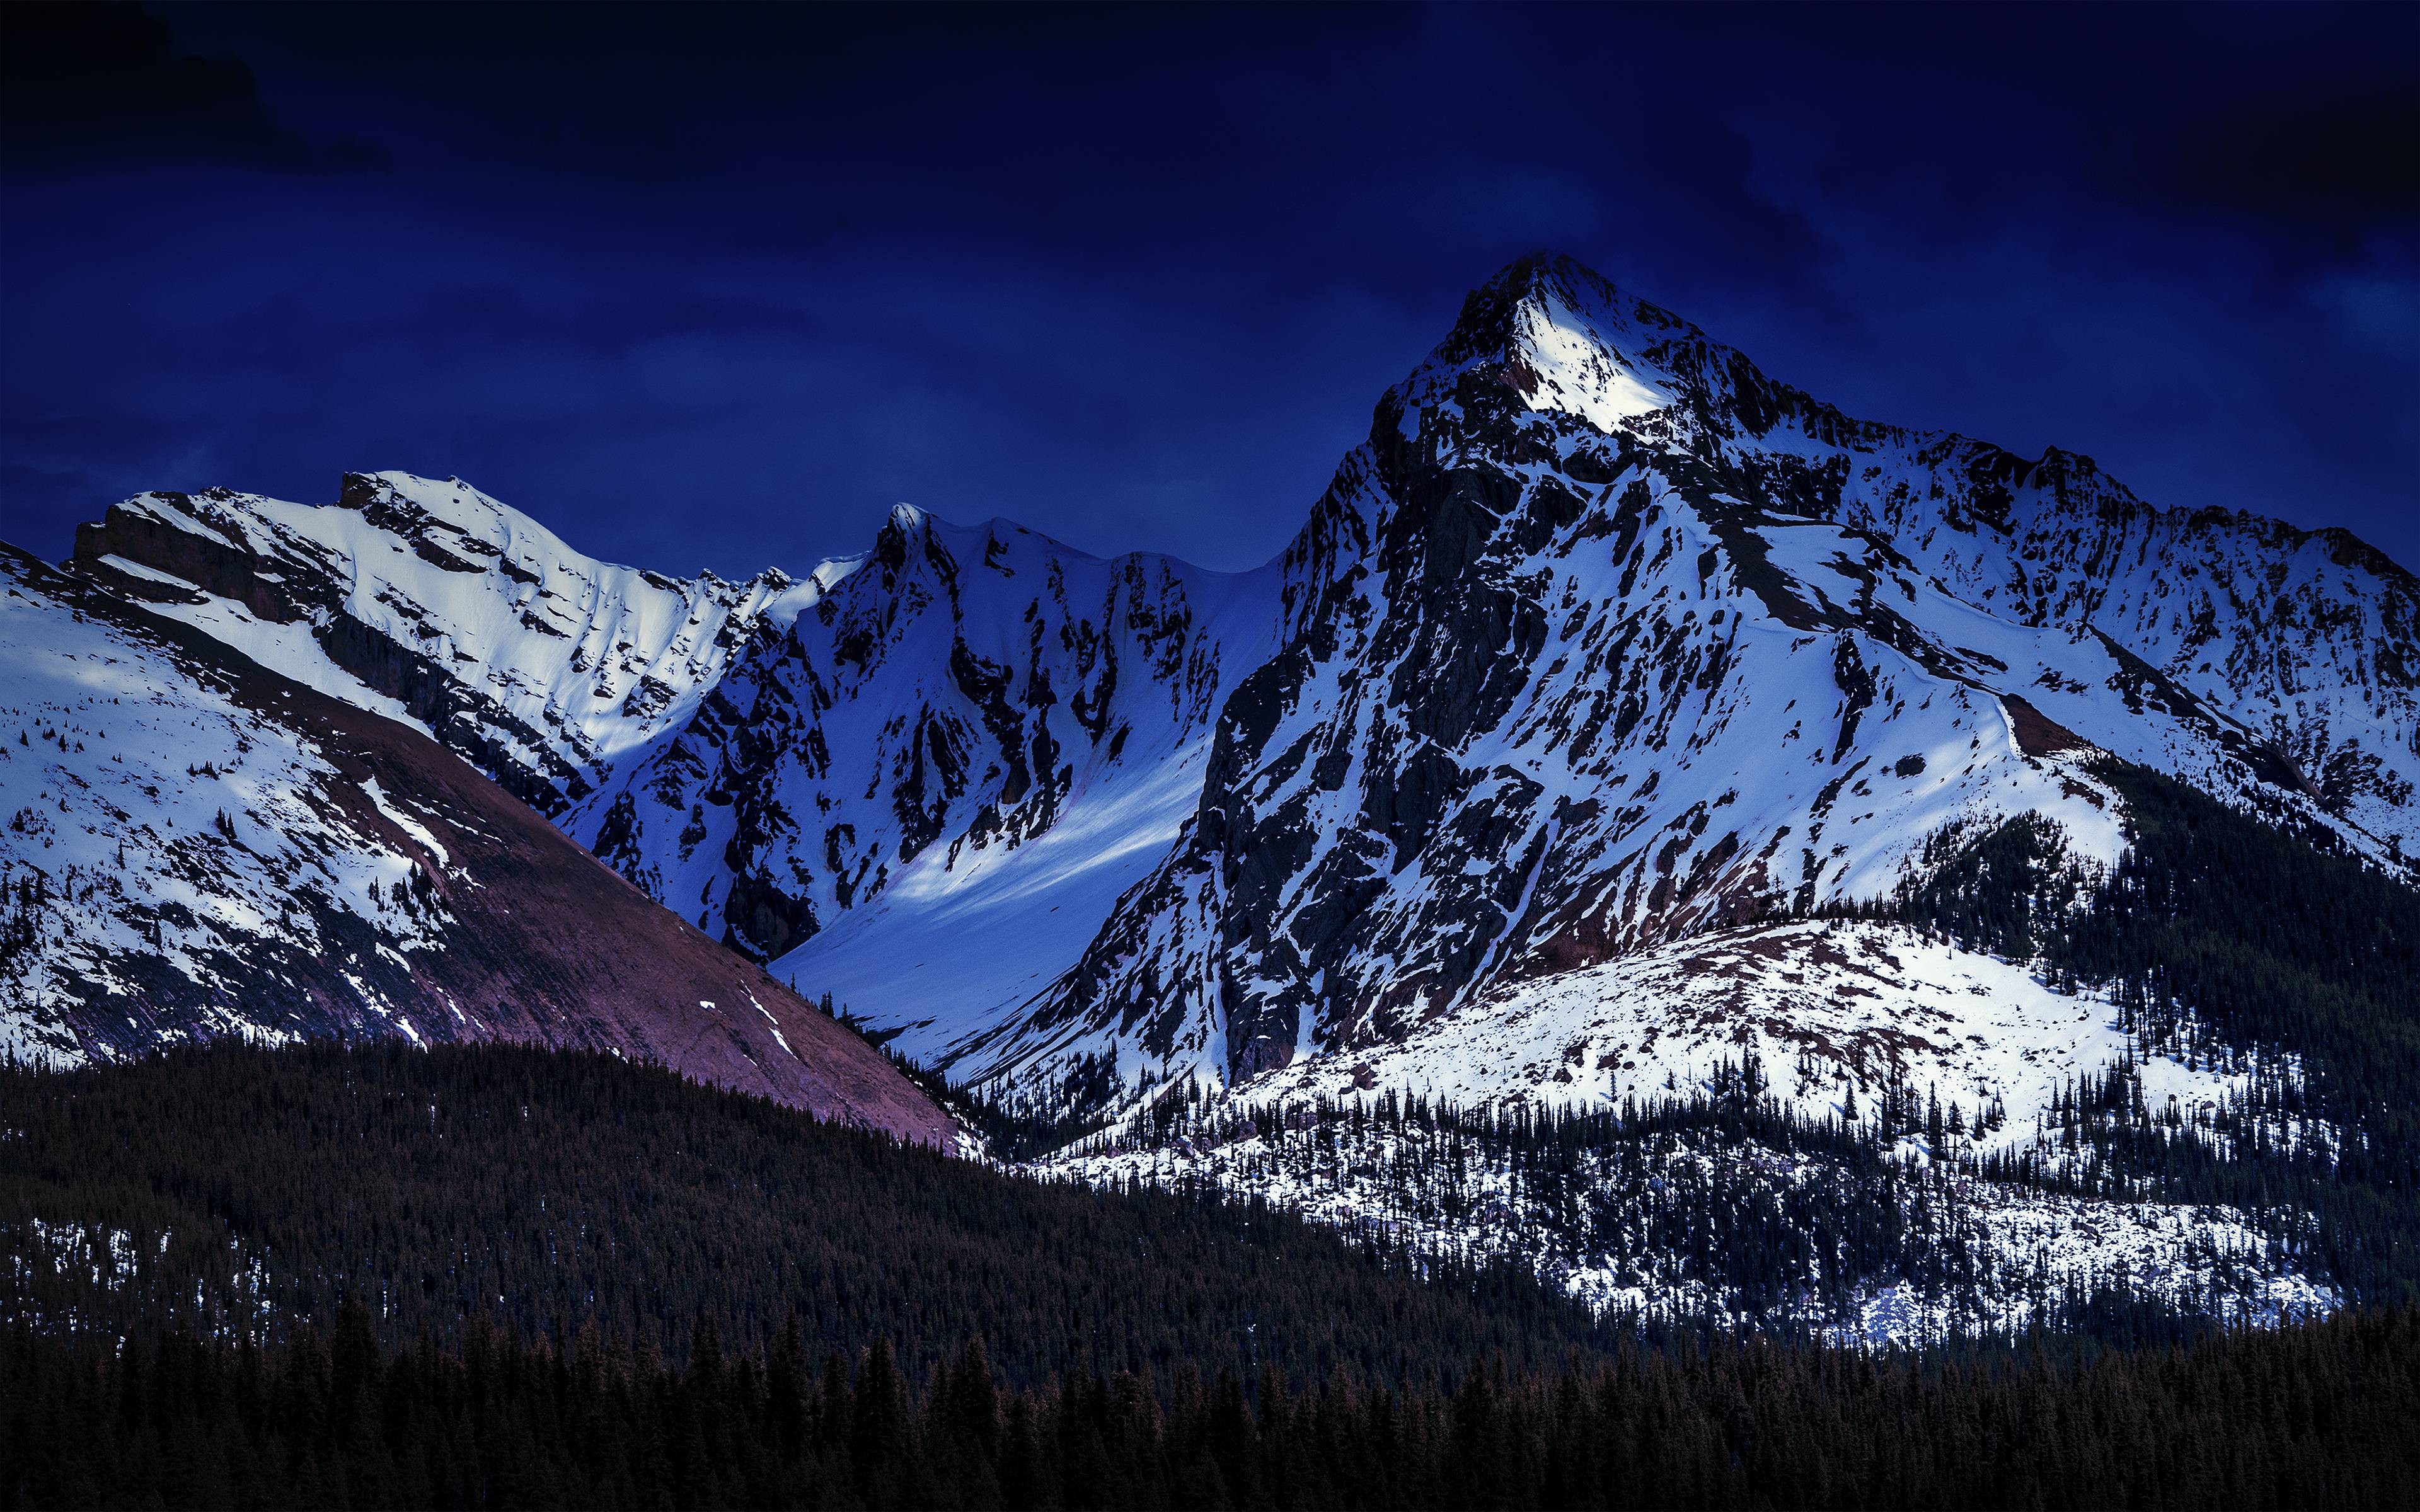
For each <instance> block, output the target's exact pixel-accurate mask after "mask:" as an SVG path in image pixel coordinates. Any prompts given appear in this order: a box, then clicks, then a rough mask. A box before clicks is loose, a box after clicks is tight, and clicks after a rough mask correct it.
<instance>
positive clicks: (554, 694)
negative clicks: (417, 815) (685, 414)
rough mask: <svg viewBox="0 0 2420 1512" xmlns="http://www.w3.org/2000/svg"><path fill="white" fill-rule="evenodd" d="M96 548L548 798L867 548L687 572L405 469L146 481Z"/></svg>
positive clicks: (191, 615)
mask: <svg viewBox="0 0 2420 1512" xmlns="http://www.w3.org/2000/svg"><path fill="white" fill-rule="evenodd" d="M76 560H77V562H78V563H80V564H82V565H83V566H84V567H85V569H86V570H87V571H89V572H91V573H93V574H94V575H96V576H99V577H102V578H104V579H108V580H110V581H111V582H112V583H114V584H115V585H116V587H117V588H118V590H119V591H120V592H121V593H124V594H127V595H128V596H130V597H134V598H139V599H143V600H145V601H147V602H149V603H150V604H152V605H154V606H155V607H156V608H157V609H158V610H159V611H160V612H161V613H163V614H166V615H169V616H171V617H173V618H176V619H179V620H182V621H184V622H185V623H187V624H189V625H194V626H195V627H196V628H199V629H202V630H204V631H207V632H208V633H209V634H210V635H212V636H215V637H217V638H218V639H219V640H224V641H225V642H227V643H228V644H229V645H231V646H233V647H234V648H235V649H237V650H239V651H240V652H242V653H243V654H244V655H246V656H250V657H251V658H252V659H254V660H255V661H257V662H258V663H260V664H261V665H262V666H264V667H267V668H269V669H271V671H277V672H279V673H282V674H283V675H285V676H287V677H291V678H293V679H294V680H296V681H297V682H301V683H303V684H306V685H307V686H309V687H316V688H318V689H319V690H320V691H321V692H324V693H327V694H329V695H330V696H331V697H334V698H338V699H342V700H344V701H345V702H349V703H353V704H356V705H358V706H361V707H364V708H368V709H371V710H374V711H376V712H379V713H382V714H387V715H390V716H392V717H398V718H403V719H406V720H408V721H410V722H411V723H413V724H415V725H417V726H418V727H419V728H421V729H423V730H425V731H427V732H428V733H432V734H434V735H436V736H437V737H438V738H439V739H440V740H442V742H443V743H444V744H445V745H446V746H448V747H449V748H452V749H454V750H455V751H457V752H458V753H459V754H461V755H463V756H465V757H467V758H469V759H470V760H472V761H473V763H475V764H477V765H479V766H480V767H481V769H483V770H484V771H486V772H487V773H488V774H489V776H491V777H493V778H495V779H497V780H498V781H500V782H502V783H504V786H506V787H507V788H509V789H510V790H511V791H513V792H514V793H516V794H518V795H520V796H521V797H522V798H523V799H524V800H526V801H528V802H529V803H531V804H533V805H534V806H535V807H536V808H538V809H539V810H543V811H545V812H547V813H556V812H559V811H561V810H563V809H564V808H565V807H566V805H568V804H570V803H572V802H575V801H577V800H578V799H580V798H582V797H583V796H585V795H588V794H589V793H591V792H592V791H594V790H595V789H596V787H597V785H598V784H599V783H600V782H601V781H603V780H604V779H605V777H606V775H607V774H608V773H610V772H611V771H613V769H614V766H615V764H616V763H617V761H618V759H620V758H621V757H622V756H623V755H624V753H626V752H628V751H630V750H632V749H634V748H639V747H642V746H644V744H645V743H646V742H647V741H648V740H649V739H650V738H652V737H654V736H655V735H657V734H659V733H661V732H663V731H665V730H667V729H670V728H673V727H675V726H676V725H677V724H679V723H680V722H681V721H682V720H683V719H685V718H687V717H689V715H690V713H691V712H692V711H693V710H694V709H695V708H696V706H697V703H698V701H699V700H700V699H701V698H703V697H704V696H705V694H706V691H707V690H708V689H709V688H711V687H713V686H714V684H715V682H716V681H717V680H718V679H719V678H721V675H722V674H723V671H724V670H725V669H726V668H727V667H728V666H729V664H730V662H731V659H732V657H733V656H734V655H735V654H736V653H737V651H738V650H739V648H740V647H741V646H743V645H744V644H745V643H746V642H747V641H748V640H749V639H750V637H751V636H752V634H754V633H755V631H756V630H757V628H758V627H759V626H760V625H780V624H782V623H783V622H785V621H786V620H787V619H789V618H790V617H792V616H795V615H796V614H798V613H799V611H800V610H801V609H804V608H806V607H808V606H811V605H812V604H814V601H815V599H816V597H817V595H818V594H820V593H821V591H822V589H823V588H824V587H826V586H829V584H830V582H831V581H832V580H833V579H836V578H838V577H841V576H844V575H845V573H846V572H847V571H848V569H849V567H850V566H851V565H852V563H826V564H825V565H824V566H822V567H819V568H817V569H816V571H815V572H814V573H813V574H810V575H809V576H808V577H807V578H806V579H798V580H794V579H790V578H788V577H785V576H783V574H781V573H778V572H767V573H762V574H759V575H758V576H757V577H756V578H754V579H751V580H750V581H748V582H745V583H731V582H725V581H723V580H722V579H719V578H716V577H715V576H714V575H713V574H712V573H701V574H700V575H699V576H697V577H696V578H693V579H674V578H667V577H664V576H662V575H660V574H659V573H654V572H646V571H642V570H639V569H637V568H632V567H621V566H614V565H613V564H611V563H603V562H598V561H597V560H596V559H594V558H592V557H588V556H584V555H582V553H580V552H578V551H575V550H573V549H572V548H569V547H567V546H566V545H565V544H564V543H563V542H562V541H561V540H559V539H558V538H556V536H555V535H554V534H553V533H552V532H550V531H548V530H546V529H545V528H543V527H542V526H539V525H538V524H536V523H535V521H533V520H531V519H530V518H529V517H527V516H525V515H522V514H520V513H518V512H517V511H514V510H511V509H508V508H506V507H505V506H504V505H503V504H500V503H498V502H497V501H494V500H493V499H490V498H489V497H488V496H487V495H485V494H483V493H480V492H479V491H478V490H477V489H475V488H473V487H471V486H469V485H467V484H464V483H462V482H460V481H458V480H448V481H445V482H442V483H440V482H435V481H432V480H430V479H427V478H416V477H413V476H411V474H410V473H405V472H380V473H374V474H372V473H352V474H349V475H347V477H346V478H345V480H344V489H343V493H342V496H341V498H340V500H339V501H338V502H336V503H334V504H326V505H317V506H314V505H306V504H290V503H286V502H283V501H278V500H274V499H264V498H262V497H260V496H258V495H256V494H240V493H233V492H229V491H226V490H224V489H214V490H211V491H210V492H208V493H202V494H156V493H155V494H144V495H141V496H139V497H137V498H134V499H130V500H128V501H125V502H123V503H120V504H116V505H114V506H112V507H111V509H110V510H109V513H108V514H107V516H106V517H103V518H102V519H101V521H100V522H99V523H98V524H93V525H86V526H85V527H83V528H82V529H81V530H79V531H78V532H77V533H76Z"/></svg>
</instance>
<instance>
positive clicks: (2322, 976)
mask: <svg viewBox="0 0 2420 1512" xmlns="http://www.w3.org/2000/svg"><path fill="white" fill-rule="evenodd" d="M2094 775H2095V776H2096V777H2098V778H2100V779H2102V780H2103V781H2105V782H2107V783H2109V784H2110V785H2111V787H2113V788H2114V789H2116V790H2117V791H2118V792H2119V793H2120V794H2121V795H2123V796H2124V798H2125V802H2126V808H2127V841H2128V846H2129V848H2128V850H2127V852H2126V854H2125V855H2124V856H2123V857H2122V858H2121V859H2120V860H2119V861H2118V864H2117V866H2116V867H2115V868H2113V869H2111V870H2109V871H2108V872H2105V873H2102V872H2098V871H2097V870H2096V869H2093V868H2089V867H2086V866H2082V865H2078V864H2076V863H2075V862H2074V861H2073V860H2072V859H2071V857H2070V856H2068V855H2067V853H2066V851H2065V849H2064V847H2063V845H2062V843H2061V837H2060V836H2059V834H2058V833H2057V831H2056V829H2055V826H2052V825H2047V824H2044V823H2042V822H2041V821H2040V820H2038V819H2036V818H2033V817H2032V816H2027V817H2025V818H2022V819H2018V820H2015V821H2012V822H2010V823H2009V824H2007V825H2002V826H2000V827H1999V828H1997V829H1995V830H1993V831H1992V832H1991V833H1989V834H1987V835H1984V836H1982V837H1980V838H1978V839H1972V840H1970V841H1968V842H1967V843H1965V844H1963V845H1962V846H1950V845H1944V846H1940V847H1938V848H1937V852H1938V853H1937V854H1936V856H1934V857H1932V859H1934V860H1937V861H1938V862H1940V863H1941V865H1940V867H1939V870H1938V871H1936V872H1932V873H1931V875H1930V876H1929V877H1927V878H1926V879H1925V880H1924V881H1923V882H1922V883H1921V884H1919V885H1916V886H1913V887H1909V888H1907V889H1905V890H1904V891H1903V892H1902V893H1901V894H1900V897H1899V898H1898V899H1897V900H1896V901H1895V902H1894V903H1892V904H1890V905H1889V907H1888V909H1887V910H1886V911H1887V912H1889V913H1892V914H1895V915H1896V916H1897V917H1898V918H1901V919H1903V920H1906V921H1909V922H1914V923H1918V924H1922V925H1925V926H1928V927H1931V928H1937V929H1941V930H1944V931H1946V932H1947V933H1949V934H1950V935H1951V936H1952V937H1953V938H1956V939H1958V940H1959V941H1960V942H1961V943H1962V944H1965V945H1968V946H1970V947H1971V948H1974V949H1988V950H1992V951H1994V952H1996V953H1998V954H2000V955H2003V956H2008V957H2010V958H2013V959H2016V960H2019V961H2025V960H2039V961H2040V962H2042V963H2043V964H2045V965H2046V966H2047V968H2048V969H2049V971H2050V973H2051V974H2052V975H2053V977H2054V979H2055V980H2059V981H2061V982H2062V983H2064V984H2066V985H2070V986H2073V985H2076V984H2082V985H2084V986H2086V987H2089V988H2092V989H2094V990H2096V991H2099V992H2101V993H2102V994H2103V995H2106V996H2107V997H2108V998H2109V999H2110V1000H2112V1001H2113V1002H2114V1003H2115V1004H2116V1005H2117V1007H2118V1013H2119V1019H2120V1022H2121V1023H2122V1024H2123V1025H2124V1026H2126V1027H2127V1029H2128V1030H2129V1031H2131V1032H2132V1033H2133V1036H2134V1037H2135V1040H2136V1042H2137V1044H2138V1045H2139V1046H2140V1047H2141V1048H2142V1049H2143V1050H2144V1051H2145V1052H2150V1053H2165V1054H2167V1055H2170V1056H2175V1057H2183V1058H2185V1059H2186V1060H2187V1061H2188V1062H2190V1063H2201V1062H2208V1063H2211V1064H2213V1065H2217V1066H2219V1067H2222V1068H2224V1069H2225V1070H2226V1071H2228V1072H2233V1073H2236V1074H2239V1075H2242V1077H2243V1078H2244V1084H2243V1090H2242V1092H2241V1093H2240V1094H2239V1095H2237V1096H2235V1097H2233V1098H2230V1099H2229V1100H2228V1102H2227V1103H2226V1105H2225V1106H2223V1107H2222V1108H2220V1109H2218V1110H2217V1113H2216V1116H2215V1117H2214V1118H2212V1119H2211V1120H2210V1122H2209V1126H2208V1128H2207V1129H2205V1130H2202V1131H2198V1132H2199V1133H2200V1134H2202V1135H2204V1136H2203V1137H2195V1138H2180V1137H2178V1134H2179V1133H2180V1131H2179V1130H2178V1129H2176V1128H2174V1127H2172V1125H2173V1124H2175V1123H2177V1122H2180V1121H2181V1120H2180V1119H2177V1118H2175V1117H2173V1116H2172V1115H2170V1113H2169V1110H2167V1109H2164V1108H2160V1109H2155V1108H2150V1107H2147V1106H2144V1105H2142V1104H2141V1102H2140V1100H2139V1099H2134V1100H2133V1101H2131V1102H2130V1101H2129V1100H2128V1098H2127V1097H2126V1095H2125V1089H2124V1088H2122V1087H2120V1088H2117V1089H2116V1090H2115V1093H2114V1095H2113V1093H2112V1090H2111V1088H2108V1087H2107V1086H2106V1084H2105V1083H2104V1084H2103V1085H2102V1086H2099V1087H2097V1088H2079V1089H2078V1090H2077V1091H2076V1092H2075V1093H2074V1094H2073V1095H2071V1096H2070V1097H2069V1098H2068V1099H2066V1101H2065V1103H2064V1105H2063V1107H2062V1109H2061V1111H2060V1119H2061V1135H2062V1139H2063V1142H2064V1143H2065V1144H2066V1145H2067V1146H2068V1148H2070V1149H2074V1148H2077V1147H2079V1146H2090V1147H2095V1148H2097V1149H2100V1150H2102V1152H2103V1154H2105V1156H2106V1157H2107V1160H2106V1163H2105V1167H2104V1168H2105V1169H2106V1171H2107V1172H2108V1174H2109V1177H2110V1179H2112V1180H2127V1179H2130V1178H2132V1179H2141V1180H2148V1181H2149V1182H2150V1183H2151V1184H2152V1188H2153V1190H2154V1191H2155V1193H2156V1195H2158V1196H2162V1197H2164V1198H2165V1199H2166V1200H2170V1201H2186V1202H2213V1201H2214V1202H2227V1203H2234V1204H2240V1205H2243V1206H2247V1207H2250V1208H2253V1209H2257V1210H2278V1209H2299V1210H2301V1211H2307V1212H2310V1213H2313V1214H2316V1215H2317V1217H2318V1219H2319V1236H2320V1238H2319V1246H2320V1248H2321V1250H2322V1251H2323V1252H2324V1253H2325V1255H2326V1257H2327V1262H2328V1267H2329V1269H2330V1271H2331V1272H2332V1273H2334V1274H2335V1277H2336V1278H2337V1280H2338V1281H2339V1283H2340V1284H2342V1285H2343V1286H2345V1287H2346V1288H2347V1289H2348V1291H2349V1292H2350V1294H2351V1295H2352V1296H2354V1297H2358V1298H2362V1299H2364V1300H2368V1301H2376V1302H2387V1301H2398V1302H2408V1301H2412V1300H2413V1299H2414V1298H2420V892H2415V891H2414V890H2413V889H2412V887H2410V886H2408V885H2406V884H2404V883H2402V882H2399V881H2397V880H2396V879H2394V878H2392V877H2390V876H2388V875H2386V874H2385V873H2384V872H2381V871H2380V870H2379V869H2378V868H2376V867H2374V866H2371V865H2368V864H2366V863H2365V862H2364V861H2363V860H2361V859H2360V858H2359V857H2357V856H2353V855H2351V854H2350V853H2348V852H2347V851H2346V850H2345V849H2344V848H2343V847H2342V846H2341V845H2339V844H2337V843H2336V842H2335V840H2334V839H2333V838H2332V837H2331V836H2329V835H2327V834H2325V833H2324V832H2321V831H2318V830H2315V829H2311V828H2308V827H2304V828H2301V829H2300V830H2299V832H2288V831H2287V830H2281V829H2278V828H2274V827H2272V826H2271V825H2264V824H2261V823H2258V822H2257V821H2255V820H2253V819H2250V818H2247V817H2245V816H2244V815H2242V814H2241V813H2238V812H2236V811H2234V810H2230V809H2228V808H2226V806H2224V805H2222V804H2219V803H2217V802H2215V801H2213V800H2211V798H2210V797H2208V796H2207V795H2203V794H2201V793H2198V792H2196V791H2195V790H2194V789H2192V788H2190V787H2187V786H2185V785H2184V784H2183V783H2180V782H2177V781H2174V780H2172V779H2168V778H2165V777H2162V776H2161V775H2159V774H2158V773H2156V772H2152V771H2149V770H2147V769H2145V768H2143V767H2139V766H2133V765H2129V764H2124V763H2120V762H2116V761H2105V760H2104V761H2102V762H2101V763H2099V764H2096V766H2095V767H2094Z"/></svg>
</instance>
